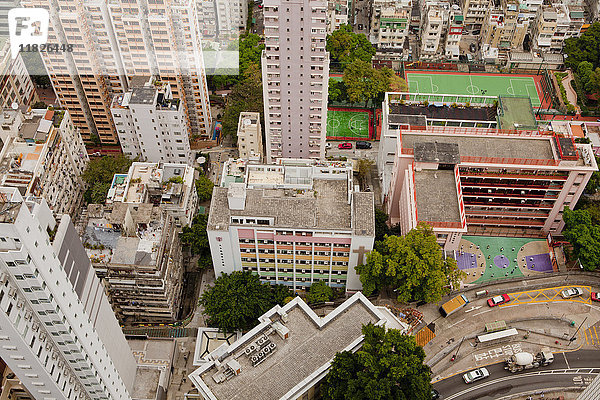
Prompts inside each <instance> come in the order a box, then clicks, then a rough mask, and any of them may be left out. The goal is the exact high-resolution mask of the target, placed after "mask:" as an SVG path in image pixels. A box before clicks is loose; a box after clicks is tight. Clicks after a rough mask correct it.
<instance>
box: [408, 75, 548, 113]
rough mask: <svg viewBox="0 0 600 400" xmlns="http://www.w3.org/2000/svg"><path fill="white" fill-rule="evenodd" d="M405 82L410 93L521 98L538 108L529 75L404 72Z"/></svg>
mask: <svg viewBox="0 0 600 400" xmlns="http://www.w3.org/2000/svg"><path fill="white" fill-rule="evenodd" d="M406 81H407V83H408V86H409V88H410V89H409V90H410V92H411V93H439V94H456V95H485V96H525V97H529V98H530V99H531V105H532V106H533V107H539V106H540V105H541V101H540V94H539V93H538V90H537V88H536V80H535V79H534V77H532V76H523V75H495V74H486V75H474V74H446V73H440V74H428V73H421V72H407V73H406Z"/></svg>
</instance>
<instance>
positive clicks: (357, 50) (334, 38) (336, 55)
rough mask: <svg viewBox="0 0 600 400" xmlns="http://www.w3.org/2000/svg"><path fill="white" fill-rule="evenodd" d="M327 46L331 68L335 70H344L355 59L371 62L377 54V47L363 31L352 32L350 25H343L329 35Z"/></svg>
mask: <svg viewBox="0 0 600 400" xmlns="http://www.w3.org/2000/svg"><path fill="white" fill-rule="evenodd" d="M325 48H326V50H327V51H328V52H329V57H330V60H331V68H332V70H335V71H342V70H344V68H345V67H346V66H347V65H348V64H350V63H352V61H354V60H361V61H364V62H366V63H370V62H371V58H373V56H374V55H375V47H374V46H373V45H372V44H371V42H369V40H368V39H367V37H366V36H365V35H364V34H362V33H360V34H356V33H354V32H352V27H351V26H350V25H342V26H340V28H339V29H338V30H336V31H334V32H333V33H331V34H330V35H327V44H326V46H325Z"/></svg>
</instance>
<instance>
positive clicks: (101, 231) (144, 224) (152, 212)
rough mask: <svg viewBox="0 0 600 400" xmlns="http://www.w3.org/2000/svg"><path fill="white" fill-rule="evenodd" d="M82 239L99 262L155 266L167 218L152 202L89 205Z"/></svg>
mask: <svg viewBox="0 0 600 400" xmlns="http://www.w3.org/2000/svg"><path fill="white" fill-rule="evenodd" d="M88 215H89V219H88V225H87V226H86V227H85V233H84V234H83V237H82V240H83V243H84V247H85V248H86V252H87V254H88V256H89V257H90V259H91V260H92V262H94V263H96V264H106V263H112V264H128V265H155V264H156V259H157V255H158V250H159V245H160V242H161V239H162V235H163V228H164V226H163V225H164V221H163V219H162V218H161V213H160V210H159V209H158V207H156V206H153V205H152V204H126V203H117V204H115V205H113V206H112V207H107V206H103V205H100V204H90V205H89V206H88Z"/></svg>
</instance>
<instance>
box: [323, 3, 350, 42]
mask: <svg viewBox="0 0 600 400" xmlns="http://www.w3.org/2000/svg"><path fill="white" fill-rule="evenodd" d="M349 13H350V9H349V7H348V0H328V1H327V34H328V35H329V34H331V33H333V32H334V31H336V30H338V29H340V26H342V25H346V24H348V14H349Z"/></svg>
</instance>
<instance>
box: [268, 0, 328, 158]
mask: <svg viewBox="0 0 600 400" xmlns="http://www.w3.org/2000/svg"><path fill="white" fill-rule="evenodd" d="M326 20H327V1H325V0H318V1H308V0H265V2H264V24H265V30H264V32H265V50H264V51H263V54H262V81H263V98H264V107H265V137H266V155H267V162H268V163H272V162H273V161H274V160H275V159H277V158H281V157H290V158H313V159H321V158H324V156H325V134H326V127H327V90H328V81H329V53H327V52H326V51H325V38H326V36H327V21H326Z"/></svg>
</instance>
